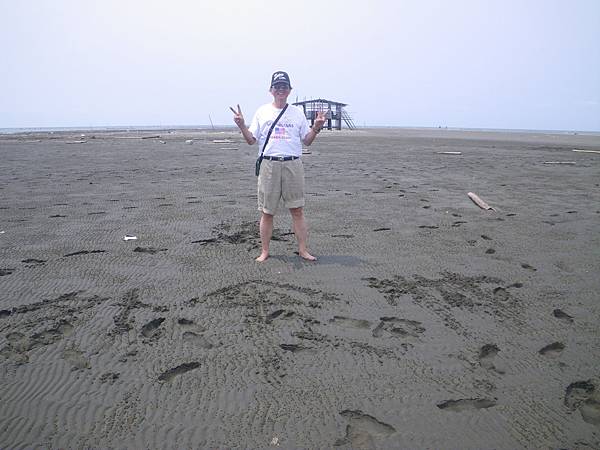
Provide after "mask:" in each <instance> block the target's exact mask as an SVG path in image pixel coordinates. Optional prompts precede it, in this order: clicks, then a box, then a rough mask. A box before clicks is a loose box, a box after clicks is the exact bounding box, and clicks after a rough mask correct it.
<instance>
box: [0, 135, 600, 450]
mask: <svg viewBox="0 0 600 450" xmlns="http://www.w3.org/2000/svg"><path fill="white" fill-rule="evenodd" d="M156 135H160V137H159V138H153V137H152V136H156ZM142 137H145V138H147V139H142ZM189 140H192V143H191V144H189V143H186V141H189ZM80 141H85V142H80ZM573 149H579V150H596V151H598V150H600V138H599V137H598V136H591V135H581V134H578V135H568V134H533V133H521V134H519V133H498V132H468V131H452V130H394V129H388V130H381V129H379V130H358V131H354V132H350V131H343V132H323V133H321V134H320V135H319V138H318V140H317V142H315V144H313V146H311V147H310V148H309V150H310V151H311V153H310V154H307V155H305V156H304V157H303V158H304V163H305V170H306V181H307V205H306V209H305V211H306V215H307V219H308V222H309V225H310V249H311V250H312V252H313V254H315V255H316V256H318V258H319V260H318V262H317V263H308V262H304V261H302V260H301V259H300V258H299V257H298V256H297V255H295V254H294V251H295V250H296V245H295V242H294V237H293V235H292V233H291V231H290V224H291V222H290V219H289V214H287V212H285V211H283V212H281V215H280V216H277V217H276V219H275V228H276V230H275V234H274V242H273V243H272V249H271V252H272V256H271V258H270V259H269V260H268V261H267V262H265V263H263V264H258V263H255V262H254V258H255V257H256V256H257V255H258V253H259V240H258V230H257V219H258V213H257V211H256V187H255V185H256V178H255V177H254V174H253V172H254V158H255V153H256V148H255V147H249V146H247V145H246V144H245V143H243V142H242V139H241V136H240V135H239V134H238V133H236V132H233V131H230V130H229V131H227V130H226V131H222V132H206V131H197V132H193V131H189V130H187V131H175V132H171V133H167V132H144V133H135V132H129V133H125V132H105V133H93V136H92V135H91V134H87V135H86V136H84V137H83V138H82V137H81V136H80V135H79V134H78V133H71V134H69V133H54V134H52V135H49V134H48V133H38V134H35V133H30V134H26V135H4V136H0V158H2V165H1V167H0V194H1V195H0V404H1V405H2V406H1V408H0V447H2V448H33V447H37V448H89V447H93V448H203V447H206V448H275V447H281V448H332V447H334V446H337V447H338V448H352V447H359V448H456V449H459V448H460V449H465V448H495V449H514V448H581V449H583V448H599V447H600V327H599V325H598V324H599V323H600V301H599V300H600V294H599V292H600V280H599V274H600V250H599V249H600V154H597V153H586V152H573V151H572V150H573ZM440 152H461V154H460V155H455V154H443V153H440ZM548 162H550V163H554V164H545V163H548ZM556 163H561V164H556ZM468 192H474V193H476V194H477V195H479V196H480V197H481V198H482V199H483V200H484V201H486V202H487V203H488V204H489V205H490V206H492V207H493V208H494V209H495V211H491V210H490V211H486V210H482V209H480V208H478V207H477V206H476V205H475V204H474V203H473V202H472V201H471V200H470V199H469V197H468V196H467V193H468ZM125 235H134V236H136V237H137V240H129V241H124V240H123V237H124V236H125Z"/></svg>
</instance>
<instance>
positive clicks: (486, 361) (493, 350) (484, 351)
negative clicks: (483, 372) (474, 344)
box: [478, 344, 506, 375]
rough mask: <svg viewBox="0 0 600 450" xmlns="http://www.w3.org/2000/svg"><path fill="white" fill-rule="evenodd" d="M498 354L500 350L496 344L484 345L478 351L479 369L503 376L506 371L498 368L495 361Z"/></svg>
mask: <svg viewBox="0 0 600 450" xmlns="http://www.w3.org/2000/svg"><path fill="white" fill-rule="evenodd" d="M499 352H500V349H499V348H498V346H497V345H496V344H485V345H484V346H483V347H481V348H480V349H479V355H478V357H479V364H481V367H483V368H484V369H487V370H491V371H494V372H496V373H498V374H500V375H504V374H505V373H506V371H505V370H504V369H503V368H500V367H498V363H497V361H496V356H497V355H498V353H499Z"/></svg>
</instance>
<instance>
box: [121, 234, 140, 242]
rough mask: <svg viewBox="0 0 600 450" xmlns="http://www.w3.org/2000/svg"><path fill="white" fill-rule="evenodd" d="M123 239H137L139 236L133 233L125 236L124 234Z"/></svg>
mask: <svg viewBox="0 0 600 450" xmlns="http://www.w3.org/2000/svg"><path fill="white" fill-rule="evenodd" d="M123 240H124V241H136V240H137V236H133V235H131V234H126V235H125V236H123Z"/></svg>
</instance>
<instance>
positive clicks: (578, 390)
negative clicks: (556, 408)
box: [564, 380, 600, 426]
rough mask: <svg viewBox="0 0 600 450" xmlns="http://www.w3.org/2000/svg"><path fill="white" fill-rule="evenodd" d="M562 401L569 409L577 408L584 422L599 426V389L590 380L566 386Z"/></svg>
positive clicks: (574, 409)
mask: <svg viewBox="0 0 600 450" xmlns="http://www.w3.org/2000/svg"><path fill="white" fill-rule="evenodd" d="M564 403H565V406H566V407H567V408H569V409H570V410H571V411H576V410H579V412H580V413H581V417H582V418H583V420H584V421H585V422H587V423H589V424H592V425H596V426H600V389H597V384H596V383H594V382H593V381H592V380H587V381H576V382H574V383H571V384H570V385H569V386H567V389H566V391H565V400H564Z"/></svg>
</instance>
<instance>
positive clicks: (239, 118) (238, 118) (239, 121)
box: [229, 105, 256, 145]
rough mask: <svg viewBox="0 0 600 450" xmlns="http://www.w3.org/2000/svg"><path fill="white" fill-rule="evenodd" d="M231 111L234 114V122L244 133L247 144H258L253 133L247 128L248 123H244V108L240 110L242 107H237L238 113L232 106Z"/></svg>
mask: <svg viewBox="0 0 600 450" xmlns="http://www.w3.org/2000/svg"><path fill="white" fill-rule="evenodd" d="M229 109H230V110H231V111H232V112H233V121H234V122H235V124H236V125H237V126H238V128H239V129H240V131H241V132H242V135H243V136H244V139H246V142H247V143H248V144H250V145H254V144H255V143H256V138H255V137H254V136H253V135H252V133H250V130H248V127H246V122H244V115H243V114H242V108H240V105H237V111H236V110H235V109H233V108H232V107H231V106H230V107H229Z"/></svg>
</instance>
